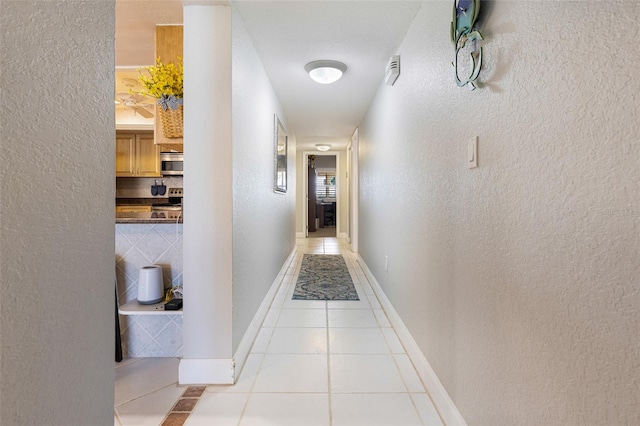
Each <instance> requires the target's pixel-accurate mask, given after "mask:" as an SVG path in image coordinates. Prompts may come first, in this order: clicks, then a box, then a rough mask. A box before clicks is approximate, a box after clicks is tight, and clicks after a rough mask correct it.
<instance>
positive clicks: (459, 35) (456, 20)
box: [451, 0, 483, 90]
mask: <svg viewBox="0 0 640 426" xmlns="http://www.w3.org/2000/svg"><path fill="white" fill-rule="evenodd" d="M479 12H480V0H454V2H453V21H451V42H452V43H453V45H454V47H455V48H456V58H455V61H454V62H453V63H452V65H453V67H454V69H455V74H456V83H457V84H458V86H459V87H464V86H468V87H469V89H471V90H474V89H475V88H476V85H475V83H474V82H475V81H476V79H477V78H478V75H479V74H480V69H481V68H482V47H477V41H478V40H483V38H482V34H480V32H479V31H478V30H476V29H474V25H475V24H476V21H477V19H478V13H479ZM468 41H470V42H473V48H472V49H473V50H472V51H471V53H469V64H470V71H469V74H468V75H467V76H466V77H464V78H463V79H461V78H460V71H459V70H458V56H459V55H460V51H461V50H462V49H464V48H465V46H466V44H467V42H468Z"/></svg>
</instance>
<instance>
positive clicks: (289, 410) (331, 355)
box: [114, 238, 442, 426]
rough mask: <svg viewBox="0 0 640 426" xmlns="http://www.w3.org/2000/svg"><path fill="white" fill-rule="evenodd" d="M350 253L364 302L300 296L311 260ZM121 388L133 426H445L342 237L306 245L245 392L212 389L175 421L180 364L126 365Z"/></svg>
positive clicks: (246, 371) (257, 345)
mask: <svg viewBox="0 0 640 426" xmlns="http://www.w3.org/2000/svg"><path fill="white" fill-rule="evenodd" d="M340 253H341V254H343V255H344V257H345V260H346V263H347V266H348V268H349V271H350V273H351V276H352V278H353V281H354V284H355V287H356V290H357V292H358V296H359V297H360V301H327V302H325V301H302V300H292V299H291V296H292V294H293V290H294V287H295V283H296V278H297V274H298V272H299V270H300V264H301V262H302V256H303V254H340ZM136 365H137V367H136ZM136 387H137V388H136ZM134 388H136V389H134ZM115 389H116V407H115V419H114V425H123V426H129V425H158V424H167V425H181V424H186V425H213V424H215V425H267V424H270V425H360V424H361V425H390V426H391V425H441V424H442V422H441V420H440V417H439V416H438V414H437V412H436V410H435V408H434V406H433V404H432V402H431V399H430V397H429V394H428V393H427V392H426V390H425V388H424V386H423V384H422V383H421V382H420V379H419V378H418V375H417V374H416V372H415V370H414V368H413V365H412V364H411V361H410V360H409V358H408V356H407V355H406V353H405V351H404V349H403V347H402V345H401V344H400V342H399V340H398V337H397V336H396V333H395V331H394V329H393V328H392V327H391V325H390V323H389V321H388V320H387V317H386V315H385V312H384V311H383V309H382V308H381V306H380V304H379V302H378V300H377V298H376V296H375V294H374V292H373V290H372V288H371V286H370V285H369V283H368V281H367V279H366V278H365V274H364V272H363V271H362V269H361V268H360V266H359V265H358V263H357V262H356V255H355V254H354V253H352V252H351V251H350V250H349V248H348V246H347V245H346V243H345V242H344V241H343V240H338V239H336V238H309V239H298V240H297V244H296V253H295V256H293V257H292V260H291V263H290V265H289V268H288V272H287V274H286V276H285V279H284V280H283V282H282V284H281V286H280V288H279V289H278V292H277V294H276V296H275V298H274V300H273V302H272V304H271V307H270V310H269V313H268V314H267V316H266V318H265V320H264V322H263V324H262V327H261V329H260V332H259V334H258V336H257V338H256V340H255V342H254V343H253V347H252V349H251V352H250V354H249V356H248V358H247V361H246V363H245V365H244V368H243V370H242V372H241V373H240V375H239V378H238V380H237V383H236V384H235V385H233V386H220V385H218V386H208V387H207V388H206V391H205V392H204V393H202V396H200V397H198V398H187V399H186V400H185V399H182V400H181V401H180V407H183V408H175V409H174V410H175V411H176V412H175V413H171V414H167V413H169V412H170V411H171V410H172V408H173V407H174V406H175V405H176V403H177V402H178V400H179V399H180V396H181V395H183V393H184V392H185V391H186V390H187V387H186V386H178V385H177V360H175V359H167V358H155V359H153V358H148V359H142V360H128V361H125V363H124V364H123V365H121V366H116V387H115ZM189 389H192V388H189ZM136 393H137V396H136ZM184 407H186V408H184ZM179 410H182V411H181V412H177V411H179ZM189 413H190V414H189ZM185 419H186V422H185ZM163 422H164V423H163Z"/></svg>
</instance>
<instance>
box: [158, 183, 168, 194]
mask: <svg viewBox="0 0 640 426" xmlns="http://www.w3.org/2000/svg"><path fill="white" fill-rule="evenodd" d="M166 192H167V185H165V184H164V180H163V181H162V185H158V195H164V194H166Z"/></svg>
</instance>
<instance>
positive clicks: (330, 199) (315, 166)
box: [303, 151, 343, 238]
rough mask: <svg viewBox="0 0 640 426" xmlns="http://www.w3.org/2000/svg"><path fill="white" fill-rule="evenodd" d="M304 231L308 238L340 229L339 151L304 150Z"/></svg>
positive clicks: (331, 234)
mask: <svg viewBox="0 0 640 426" xmlns="http://www.w3.org/2000/svg"><path fill="white" fill-rule="evenodd" d="M303 159H304V161H303V164H304V165H305V167H304V169H303V170H305V173H303V177H304V179H303V188H305V201H306V202H305V203H303V204H304V231H305V236H306V237H307V238H330V237H334V238H335V237H340V236H341V233H343V231H342V228H341V224H342V223H341V220H340V216H341V214H342V203H341V202H340V197H341V186H340V185H341V184H342V182H341V181H340V176H341V175H340V152H338V151H327V152H317V151H316V152H314V151H305V152H303Z"/></svg>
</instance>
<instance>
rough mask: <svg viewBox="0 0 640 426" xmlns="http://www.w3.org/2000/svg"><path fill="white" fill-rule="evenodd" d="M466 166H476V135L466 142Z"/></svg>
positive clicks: (471, 167) (473, 167) (472, 167)
mask: <svg viewBox="0 0 640 426" xmlns="http://www.w3.org/2000/svg"><path fill="white" fill-rule="evenodd" d="M467 166H468V167H469V168H470V169H475V168H476V167H478V137H477V136H474V137H472V138H471V139H469V142H468V143H467Z"/></svg>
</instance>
